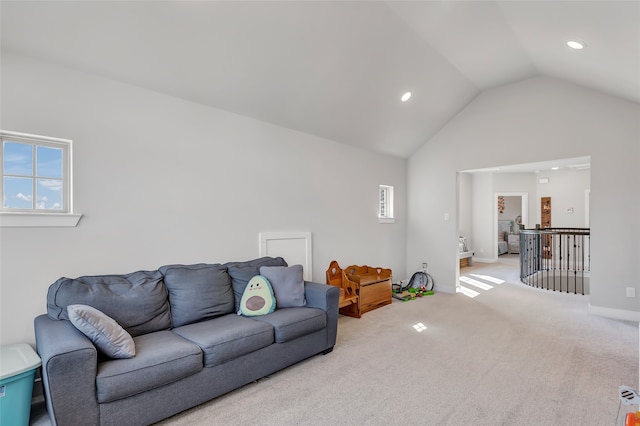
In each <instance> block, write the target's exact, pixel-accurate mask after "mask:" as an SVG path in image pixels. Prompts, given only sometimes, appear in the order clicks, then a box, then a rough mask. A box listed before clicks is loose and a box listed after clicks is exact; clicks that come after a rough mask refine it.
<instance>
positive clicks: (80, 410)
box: [34, 315, 100, 425]
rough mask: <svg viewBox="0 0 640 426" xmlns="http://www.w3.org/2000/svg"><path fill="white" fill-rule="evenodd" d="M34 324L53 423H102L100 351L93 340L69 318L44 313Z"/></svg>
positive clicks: (44, 385)
mask: <svg viewBox="0 0 640 426" xmlns="http://www.w3.org/2000/svg"><path fill="white" fill-rule="evenodd" d="M34 328H35V334H36V350H37V351H38V354H39V355H40V358H41V360H42V385H43V388H44V393H45V397H46V401H47V409H48V411H49V417H50V418H51V422H52V424H53V425H56V424H60V425H67V424H69V425H71V424H83V425H97V424H99V422H100V417H99V416H100V414H99V411H98V401H97V399H96V375H97V373H98V353H97V350H96V348H95V346H94V345H93V343H92V342H91V341H90V340H89V339H88V338H87V337H86V336H85V335H84V334H82V333H81V332H80V331H78V330H77V329H76V328H75V327H74V326H73V324H71V322H69V321H67V320H52V319H51V318H49V317H48V316H46V315H40V316H38V317H36V319H35V320H34Z"/></svg>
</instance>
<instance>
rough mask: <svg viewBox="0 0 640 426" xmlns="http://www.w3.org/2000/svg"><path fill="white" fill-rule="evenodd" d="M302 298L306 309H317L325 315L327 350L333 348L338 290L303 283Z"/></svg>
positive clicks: (312, 283) (306, 282)
mask: <svg viewBox="0 0 640 426" xmlns="http://www.w3.org/2000/svg"><path fill="white" fill-rule="evenodd" d="M304 296H305V299H307V306H308V307H310V308H319V309H322V310H323V311H325V312H326V313H327V349H331V348H333V345H335V344H336V336H337V334H338V299H339V298H340V289H339V288H338V287H336V286H333V285H327V284H319V283H314V282H310V281H305V282H304Z"/></svg>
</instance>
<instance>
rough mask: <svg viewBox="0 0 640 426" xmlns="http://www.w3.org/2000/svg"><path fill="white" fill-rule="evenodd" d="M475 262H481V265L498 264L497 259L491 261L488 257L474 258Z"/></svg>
mask: <svg viewBox="0 0 640 426" xmlns="http://www.w3.org/2000/svg"><path fill="white" fill-rule="evenodd" d="M473 261H474V262H480V263H496V262H497V260H496V259H490V258H488V257H475V256H474V257H473Z"/></svg>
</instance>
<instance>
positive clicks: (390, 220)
mask: <svg viewBox="0 0 640 426" xmlns="http://www.w3.org/2000/svg"><path fill="white" fill-rule="evenodd" d="M378 223H396V219H395V218H394V217H379V218H378Z"/></svg>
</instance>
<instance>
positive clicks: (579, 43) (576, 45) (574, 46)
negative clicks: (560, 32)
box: [567, 40, 586, 50]
mask: <svg viewBox="0 0 640 426" xmlns="http://www.w3.org/2000/svg"><path fill="white" fill-rule="evenodd" d="M567 46H569V47H570V48H572V49H577V50H580V49H584V47H585V46H586V44H585V43H584V42H582V41H577V40H569V41H568V42H567Z"/></svg>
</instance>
